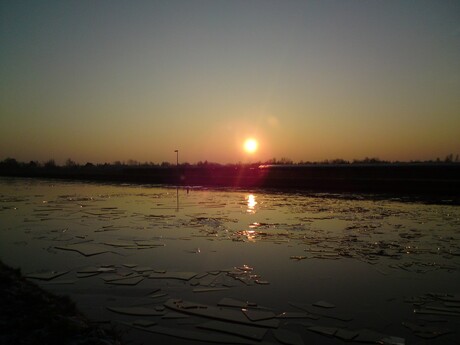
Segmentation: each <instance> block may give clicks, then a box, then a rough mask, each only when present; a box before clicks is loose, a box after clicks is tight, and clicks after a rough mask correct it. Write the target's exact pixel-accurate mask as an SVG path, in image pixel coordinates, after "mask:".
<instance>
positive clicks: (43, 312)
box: [0, 260, 121, 345]
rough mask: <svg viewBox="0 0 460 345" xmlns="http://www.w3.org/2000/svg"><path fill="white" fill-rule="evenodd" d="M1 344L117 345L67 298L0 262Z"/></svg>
mask: <svg viewBox="0 0 460 345" xmlns="http://www.w3.org/2000/svg"><path fill="white" fill-rule="evenodd" d="M0 305H1V310H2V313H1V317H0V343H2V344H69V345H119V344H121V342H120V341H119V339H118V337H117V336H116V335H115V333H114V331H113V330H105V329H103V328H101V327H99V326H97V325H95V324H92V323H91V322H90V321H89V320H88V319H87V318H86V317H85V316H84V315H83V314H82V313H80V312H79V311H78V310H77V308H76V307H75V303H74V302H73V301H72V300H71V299H70V298H68V297H66V296H56V295H53V294H52V293H50V292H48V291H45V290H43V289H42V288H41V287H39V286H38V285H36V284H35V283H33V282H31V281H30V280H28V279H26V278H25V277H24V276H23V275H22V274H21V272H20V270H19V269H14V268H11V267H9V266H7V265H5V264H4V263H3V262H2V261H1V260H0Z"/></svg>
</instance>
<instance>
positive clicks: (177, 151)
mask: <svg viewBox="0 0 460 345" xmlns="http://www.w3.org/2000/svg"><path fill="white" fill-rule="evenodd" d="M174 152H176V175H177V176H176V179H177V185H179V150H174Z"/></svg>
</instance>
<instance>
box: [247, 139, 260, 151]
mask: <svg viewBox="0 0 460 345" xmlns="http://www.w3.org/2000/svg"><path fill="white" fill-rule="evenodd" d="M257 146H258V144H257V140H255V139H247V140H246V141H245V142H244V150H245V151H246V152H247V153H254V152H256V151H257Z"/></svg>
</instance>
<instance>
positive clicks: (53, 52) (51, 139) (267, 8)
mask: <svg viewBox="0 0 460 345" xmlns="http://www.w3.org/2000/svg"><path fill="white" fill-rule="evenodd" d="M249 136H251V137H254V138H256V139H258V140H259V150H258V151H257V152H256V153H255V154H253V155H251V156H249V155H248V154H247V153H244V151H243V150H242V146H243V141H244V139H245V138H247V137H249ZM175 149H178V150H179V154H180V160H181V161H188V162H190V163H194V162H197V161H200V160H201V161H204V160H208V161H213V162H220V163H235V162H238V161H241V162H248V161H264V160H267V159H270V158H273V157H277V158H281V157H287V158H290V159H293V160H294V161H299V160H310V161H317V160H324V159H332V158H338V157H340V158H344V159H349V160H351V159H354V158H364V157H366V156H369V157H379V158H381V159H387V160H416V159H421V160H424V159H433V158H436V157H441V158H444V157H445V156H446V155H447V154H449V153H454V154H457V153H460V1H448V0H444V1H439V0H433V1H423V0H414V1H409V0H407V1H391V0H388V1H372V0H368V1H361V0H359V1H345V0H337V1H328V0H324V1H293V0H290V1H284V0H279V1H270V0H264V1H256V0H242V1H238V0H232V1H219V0H212V1H198V0H197V1H192V0H185V1H171V0H168V1H153V0H149V1H102V0H101V1H85V0H82V1H44V0H42V1H18V0H14V1H6V0H3V1H1V2H0V159H4V158H6V157H13V158H16V159H17V160H20V161H29V160H39V161H44V160H48V159H50V158H53V159H55V160H56V161H57V162H58V163H63V162H64V160H65V159H67V158H69V157H70V158H72V159H73V160H75V161H77V162H79V163H86V162H87V161H91V162H93V163H97V162H113V161H115V160H120V161H123V160H128V159H134V160H138V161H142V162H144V161H153V162H162V161H169V162H175V159H176V156H175V153H174V150H175Z"/></svg>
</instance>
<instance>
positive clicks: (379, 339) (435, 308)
mask: <svg viewBox="0 0 460 345" xmlns="http://www.w3.org/2000/svg"><path fill="white" fill-rule="evenodd" d="M0 219H1V221H0V259H1V260H2V261H4V262H5V263H6V264H8V265H10V266H13V267H17V268H20V269H21V270H22V272H23V274H24V275H26V276H28V277H29V278H30V279H33V280H34V281H35V282H36V283H38V284H39V285H40V286H42V287H43V288H44V289H46V290H49V291H52V292H53V293H56V294H65V295H69V296H70V297H71V298H72V299H73V300H74V301H75V302H76V303H77V306H78V308H79V309H80V310H81V311H83V312H84V313H85V314H86V315H87V316H88V317H89V318H90V319H92V320H94V321H96V322H100V323H101V324H102V325H105V326H109V325H115V327H117V328H119V329H121V330H123V333H124V336H125V338H126V339H127V340H129V341H132V342H133V343H135V344H136V343H138V344H141V343H146V342H147V343H148V342H155V341H156V342H157V343H162V342H166V341H172V340H171V339H173V342H174V343H177V344H180V343H183V344H195V343H196V344H199V343H201V341H215V342H217V343H223V342H228V343H248V344H252V343H258V344H259V343H273V344H281V343H299V344H301V343H305V344H342V343H344V341H345V340H347V344H353V343H366V342H368V343H384V344H404V343H405V344H414V343H420V344H458V339H459V337H460V333H459V331H458V329H459V326H460V274H459V272H460V207H458V206H446V205H427V204H421V203H410V202H402V201H400V200H394V199H393V200H376V199H372V198H365V197H363V196H358V195H353V196H350V195H328V194H311V195H307V194H305V193H303V194H300V193H299V194H297V193H281V192H267V191H260V190H252V191H243V190H207V189H202V188H189V189H187V188H166V187H159V186H138V185H114V184H96V183H83V182H61V181H54V180H37V179H11V178H1V179H0ZM179 301H186V302H187V303H185V302H179ZM203 305H205V306H203ZM165 306H166V307H165ZM203 310H204V311H203ZM229 310H230V312H229ZM232 312H237V313H240V314H241V315H242V317H243V318H242V319H240V316H241V315H238V316H237V317H236V319H235V316H231V315H233V314H231V313H232ZM200 313H201V314H200ZM229 313H230V314H229ZM283 313H284V314H283ZM229 315H230V316H229ZM216 320H219V321H216ZM263 321H269V322H268V323H270V322H272V323H273V324H269V325H263V324H260V323H263ZM238 325H240V326H241V325H242V326H246V327H249V330H250V329H253V328H256V329H258V330H259V331H260V330H262V333H263V334H262V335H260V337H259V335H258V336H252V335H249V336H248V335H247V334H246V335H245V334H244V330H242V329H241V328H239V327H240V326H238ZM212 329H214V330H212ZM216 329H219V330H216ZM171 334H172V335H174V337H175V338H171ZM257 337H259V338H257Z"/></svg>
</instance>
